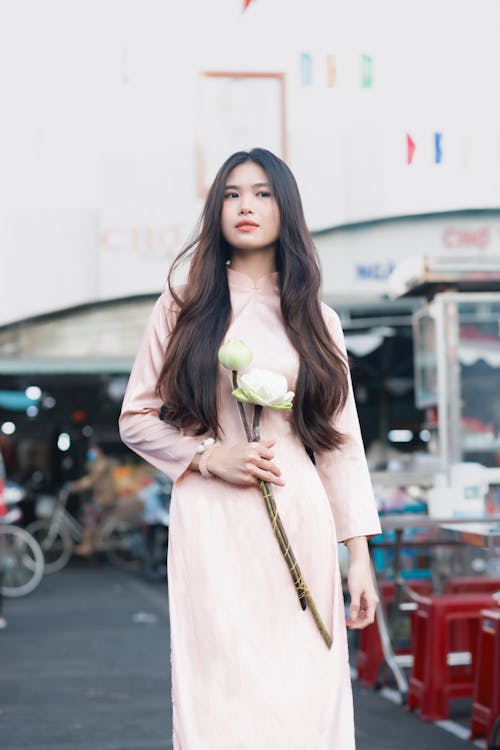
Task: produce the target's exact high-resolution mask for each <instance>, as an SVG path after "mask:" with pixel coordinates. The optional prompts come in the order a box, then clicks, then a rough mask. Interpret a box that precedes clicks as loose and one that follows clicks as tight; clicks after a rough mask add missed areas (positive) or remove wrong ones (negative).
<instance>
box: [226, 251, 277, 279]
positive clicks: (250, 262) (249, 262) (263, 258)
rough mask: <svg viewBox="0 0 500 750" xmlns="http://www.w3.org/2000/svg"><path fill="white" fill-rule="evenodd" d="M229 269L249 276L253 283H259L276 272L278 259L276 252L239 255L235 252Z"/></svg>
mask: <svg viewBox="0 0 500 750" xmlns="http://www.w3.org/2000/svg"><path fill="white" fill-rule="evenodd" d="M229 267H230V268H232V269H233V271H239V272H240V273H244V274H246V275H247V276H249V277H250V278H251V279H252V280H253V281H258V280H259V279H260V278H262V277H263V276H267V275H268V274H270V273H274V271H276V257H275V254H274V252H272V253H270V252H266V253H259V252H252V253H241V254H240V253H237V252H233V254H232V256H231V260H230V261H229Z"/></svg>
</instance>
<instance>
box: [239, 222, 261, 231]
mask: <svg viewBox="0 0 500 750" xmlns="http://www.w3.org/2000/svg"><path fill="white" fill-rule="evenodd" d="M236 229H237V230H238V231H239V232H251V231H252V229H258V226H257V224H238V225H237V226H236Z"/></svg>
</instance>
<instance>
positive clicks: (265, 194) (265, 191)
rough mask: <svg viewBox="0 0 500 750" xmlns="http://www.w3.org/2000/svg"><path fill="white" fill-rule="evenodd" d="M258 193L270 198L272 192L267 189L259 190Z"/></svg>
mask: <svg viewBox="0 0 500 750" xmlns="http://www.w3.org/2000/svg"><path fill="white" fill-rule="evenodd" d="M257 195H261V196H262V197H263V198H270V197H271V193H268V192H267V190H259V192H258V193H257Z"/></svg>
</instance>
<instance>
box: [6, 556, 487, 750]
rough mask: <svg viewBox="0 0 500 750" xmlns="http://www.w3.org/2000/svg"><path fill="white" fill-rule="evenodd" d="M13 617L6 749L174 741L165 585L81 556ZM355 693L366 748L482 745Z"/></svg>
mask: <svg viewBox="0 0 500 750" xmlns="http://www.w3.org/2000/svg"><path fill="white" fill-rule="evenodd" d="M5 615H6V617H7V618H8V621H9V628H8V629H7V630H6V631H3V632H0V747H1V748H2V750H168V749H169V748H171V747H172V744H171V739H170V735H171V708H170V682H169V643H168V637H169V632H168V607H167V592H166V588H165V586H164V585H162V584H150V583H146V582H145V581H142V580H141V579H140V578H138V577H135V576H132V575H129V574H126V573H123V572H121V571H118V570H115V569H113V568H110V567H107V566H105V565H103V566H98V565H96V564H89V563H87V562H81V561H78V562H75V563H74V564H72V566H71V567H70V568H68V569H66V570H64V571H62V572H61V573H59V574H57V575H55V576H52V577H50V578H46V579H45V580H44V581H43V583H42V585H41V586H40V588H39V589H38V590H37V591H36V592H34V593H33V594H31V595H30V596H28V597H25V598H24V599H19V600H12V599H11V600H7V602H6V607H5ZM354 692H355V703H356V716H357V736H358V750H402V748H404V750H417V748H418V749H419V750H420V748H425V749H426V750H431V749H432V748H439V750H460V749H461V748H471V749H472V748H473V747H474V746H473V745H471V744H470V743H467V742H463V741H461V740H459V739H457V738H455V737H453V736H451V735H450V734H448V733H446V732H444V731H443V730H441V729H440V728H438V727H435V726H433V725H428V724H424V723H423V722H421V721H420V720H419V719H418V717H416V716H413V715H409V714H407V712H406V711H404V709H402V708H401V707H399V706H396V705H394V704H392V703H390V702H388V701H387V700H385V699H383V698H382V697H380V696H379V695H377V694H375V693H373V692H372V691H367V690H360V689H358V688H357V687H356V685H355V686H354ZM207 750H216V749H215V748H210V749H208V748H207ZM255 750H259V748H255ZM332 750H342V748H332Z"/></svg>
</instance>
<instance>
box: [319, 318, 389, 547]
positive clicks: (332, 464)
mask: <svg viewBox="0 0 500 750" xmlns="http://www.w3.org/2000/svg"><path fill="white" fill-rule="evenodd" d="M322 309H323V315H324V317H325V321H326V324H327V326H328V329H329V331H330V335H331V337H332V339H333V341H334V342H335V344H336V345H337V346H338V347H339V349H340V351H341V352H342V353H343V354H344V356H345V357H346V359H347V351H346V347H345V341H344V334H343V332H342V326H341V323H340V320H339V317H338V315H337V313H336V312H335V311H334V310H332V309H331V308H329V307H328V306H327V305H324V304H322ZM335 426H336V428H337V429H338V430H339V431H340V432H342V433H343V434H344V435H345V442H344V444H343V446H342V447H341V448H340V449H338V450H331V451H323V452H318V453H316V455H315V458H316V468H317V471H318V474H319V476H320V478H321V481H322V483H323V486H324V488H325V490H326V493H327V495H328V499H329V501H330V506H331V509H332V513H333V517H334V520H335V526H336V529H337V538H338V540H339V541H342V540H344V539H349V537H352V536H361V535H366V536H371V535H374V534H379V533H380V521H379V518H378V513H377V507H376V503H375V498H374V495H373V488H372V484H371V480H370V474H369V471H368V464H367V461H366V456H365V451H364V447H363V440H362V437H361V430H360V427H359V419H358V413H357V410H356V404H355V401H354V393H353V388H352V382H351V377H350V374H349V393H348V397H347V401H346V404H345V406H344V408H343V409H342V411H341V412H340V413H339V414H338V415H337V417H336V419H335Z"/></svg>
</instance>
